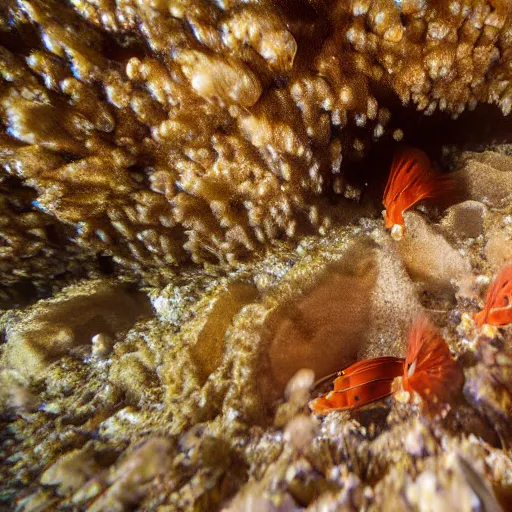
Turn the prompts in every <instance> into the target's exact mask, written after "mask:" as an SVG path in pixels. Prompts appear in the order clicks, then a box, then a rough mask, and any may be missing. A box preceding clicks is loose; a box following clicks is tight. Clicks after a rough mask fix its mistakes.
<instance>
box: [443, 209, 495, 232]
mask: <svg viewBox="0 0 512 512" xmlns="http://www.w3.org/2000/svg"><path fill="white" fill-rule="evenodd" d="M486 213H487V207H486V206H485V205H484V204H483V203H480V202H478V201H464V202H462V203H459V204H456V205H454V206H451V207H450V208H448V209H447V210H446V212H445V215H444V217H443V219H442V221H441V228H442V229H443V231H445V232H446V233H447V234H448V235H449V236H451V237H452V238H454V239H456V240H464V239H467V238H477V237H479V236H480V235H482V234H483V233H484V221H485V216H486Z"/></svg>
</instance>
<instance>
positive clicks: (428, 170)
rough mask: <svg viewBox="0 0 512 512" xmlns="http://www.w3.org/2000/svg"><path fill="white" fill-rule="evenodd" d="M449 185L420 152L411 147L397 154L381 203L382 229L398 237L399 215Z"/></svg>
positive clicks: (403, 225) (400, 230)
mask: <svg viewBox="0 0 512 512" xmlns="http://www.w3.org/2000/svg"><path fill="white" fill-rule="evenodd" d="M451 183H452V180H451V179H448V178H446V177H443V176H441V175H439V174H438V173H436V172H435V171H434V169H433V168H432V164H431V163H430V160H429V158H428V156H427V155H426V154H425V153H424V152H423V151H421V150H419V149H413V148H404V149H402V150H400V151H397V152H396V153H395V157H394V158H393V164H392V165H391V172H390V174H389V178H388V182H387V184H386V189H385V190H384V199H383V201H382V202H383V203H384V207H385V208H386V211H385V215H384V218H385V222H386V228H388V229H391V230H392V231H391V232H392V235H394V236H395V237H396V238H400V237H401V235H402V233H403V230H404V227H405V223H404V217H403V213H404V212H405V211H406V210H408V209H409V208H411V207H412V206H414V205H415V204H416V203H418V202H419V201H421V200H422V199H425V198H427V197H435V196H436V195H438V194H439V193H440V192H441V191H443V190H444V189H446V187H447V186H449V185H450V184H451Z"/></svg>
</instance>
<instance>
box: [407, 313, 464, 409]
mask: <svg viewBox="0 0 512 512" xmlns="http://www.w3.org/2000/svg"><path fill="white" fill-rule="evenodd" d="M463 384H464V374H463V373H462V370H461V369H460V367H459V365H458V364H457V362H456V361H454V360H453V359H452V356H451V354H450V349H449V348H448V345H447V344H446V342H445V341H444V339H443V338H442V337H441V335H440V333H439V332H438V330H437V329H436V328H435V327H434V326H433V325H432V324H431V323H430V322H429V320H428V319H427V318H426V317H424V316H420V317H418V318H416V319H415V320H414V321H413V324H412V326H411V329H410V331H409V346H408V348H407V357H406V359H405V367H404V375H403V378H402V386H403V388H404V390H405V391H408V392H409V393H411V394H412V393H413V392H415V393H418V395H420V396H421V398H422V399H423V400H424V402H425V405H427V407H430V408H432V409H436V408H438V407H439V406H442V405H443V404H449V403H450V402H452V401H453V400H454V399H455V398H456V396H457V395H458V394H459V393H460V392H461V390H462V386H463Z"/></svg>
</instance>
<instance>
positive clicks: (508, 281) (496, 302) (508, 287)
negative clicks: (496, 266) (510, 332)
mask: <svg viewBox="0 0 512 512" xmlns="http://www.w3.org/2000/svg"><path fill="white" fill-rule="evenodd" d="M473 318H474V319H475V323H476V325H477V326H478V327H481V326H482V325H484V324H490V325H497V326H499V325H507V324H510V323H512V263H507V264H506V265H505V266H504V267H503V268H502V269H501V271H500V273H499V274H498V275H497V276H496V279H495V280H494V282H493V283H492V285H491V286H490V287H489V290H488V291H487V297H486V299H485V306H484V309H482V311H480V312H479V313H477V314H476V315H474V316H473Z"/></svg>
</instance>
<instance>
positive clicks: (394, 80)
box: [0, 0, 512, 282]
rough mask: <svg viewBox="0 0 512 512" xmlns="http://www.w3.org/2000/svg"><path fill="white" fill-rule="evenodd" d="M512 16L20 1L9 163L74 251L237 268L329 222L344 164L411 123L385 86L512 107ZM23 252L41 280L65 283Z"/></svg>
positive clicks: (11, 65)
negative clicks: (398, 116)
mask: <svg viewBox="0 0 512 512" xmlns="http://www.w3.org/2000/svg"><path fill="white" fill-rule="evenodd" d="M509 14H510V7H509V4H508V3H507V2H497V1H494V2H490V1H486V0H479V1H478V2H469V1H468V0H460V1H455V2H451V3H450V4H449V6H448V5H446V6H442V7H439V6H438V3H437V2H433V1H431V2H429V1H407V2H402V3H397V2H393V1H392V0H373V1H371V0H353V1H351V2H341V1H340V2H317V1H315V2H313V1H311V2H305V1H303V2H300V4H299V5H297V7H296V8H292V7H290V5H289V4H288V3H287V2H278V3H277V4H275V3H268V2H261V3H258V4H252V3H249V4H247V3H245V2H242V3H239V2H236V1H229V2H217V3H210V2H203V1H195V2H190V1H184V2H178V3H174V2H172V3H171V2H167V1H159V2H149V3H148V2H133V1H123V2H114V1H110V0H108V1H107V0H105V1H99V2H90V1H73V2H71V4H70V5H68V4H62V3H61V2H58V1H56V0H52V1H49V2H43V1H41V0H19V1H17V2H15V1H11V2H7V3H6V4H5V6H4V7H3V8H2V10H1V11H0V19H1V24H0V27H1V29H2V31H3V34H4V35H5V37H2V41H4V40H5V44H4V46H2V47H0V70H1V75H2V78H1V80H2V81H1V87H0V118H1V120H2V122H3V124H4V126H5V128H6V132H5V134H4V136H3V138H2V139H1V141H0V145H1V151H0V163H1V164H2V166H3V169H4V173H5V175H7V176H15V177H16V178H17V179H19V180H21V182H22V183H23V185H24V186H25V187H29V188H30V189H31V190H33V191H34V192H33V194H34V197H33V200H32V204H31V205H30V206H29V210H28V213H30V214H31V215H32V213H34V214H35V215H39V213H38V212H44V213H45V214H46V215H47V216H48V222H50V219H51V222H52V223H53V225H54V226H55V228H54V229H55V231H56V233H58V235H59V237H60V238H61V239H62V240H65V241H66V243H67V244H68V245H71V246H73V250H72V251H71V252H70V253H69V254H65V255H62V254H61V256H60V257H61V258H62V259H63V260H71V259H74V258H75V253H78V254H85V253H93V254H106V255H110V256H112V257H113V258H114V259H115V261H117V262H119V263H121V264H122V265H123V266H124V267H125V268H129V269H131V270H135V271H136V272H137V274H138V275H140V273H141V272H145V273H147V272H148V271H149V272H150V273H151V269H155V268H159V269H162V268H171V267H173V266H174V265H176V264H177V263H179V262H182V261H183V260H185V259H187V258H189V257H191V258H192V260H194V261H196V262H204V261H214V262H218V261H221V262H224V261H226V262H230V263H231V262H235V261H237V260H238V259H240V258H241V257H243V256H245V255H247V254H249V253H251V252H254V251H256V250H258V248H260V247H262V246H263V245H265V244H268V243H270V242H272V241H274V240H276V239H277V238H281V237H293V236H295V235H297V234H298V233H302V232H304V231H305V230H306V231H307V230H311V229H313V230H318V231H319V232H320V233H323V232H325V230H326V229H328V228H329V226H330V225H332V222H333V219H334V218H335V213H334V210H333V208H332V206H329V205H328V204H326V203H325V200H324V199H323V196H325V195H330V194H331V193H334V194H342V193H343V191H344V186H345V185H344V177H343V167H344V165H343V163H342V162H343V161H345V162H347V161H349V160H350V158H352V157H355V156H358V155H362V154H363V153H364V152H365V151H366V149H367V148H368V145H369V143H370V142H371V140H372V139H379V138H380V137H382V136H383V135H385V134H390V135H391V134H394V135H395V136H397V137H400V136H401V135H400V134H399V133H398V132H396V133H395V132H394V131H393V130H394V129H395V128H396V126H395V127H393V126H392V125H391V124H390V116H391V112H390V107H391V106H392V104H393V100H388V99H387V98H392V97H393V96H396V97H398V98H399V99H400V101H401V102H402V103H403V104H412V105H415V106H416V108H417V109H419V110H423V111H425V112H426V113H432V112H433V111H434V110H436V109H439V110H442V111H446V112H448V113H450V114H452V115H454V116H456V115H458V114H460V113H461V112H462V111H463V110H465V109H466V108H473V107H474V106H475V105H476V104H477V103H478V102H489V103H495V104H498V105H499V106H500V107H501V109H502V110H503V112H504V113H508V112H509V111H510V108H511V105H512V100H511V98H512V96H511V92H510V87H509V86H508V81H509V79H510V77H509V75H510V71H509V67H508V62H509V55H510V52H511V49H510V48H511V47H510V37H509V36H508V31H509V24H510V17H509ZM18 43H20V44H21V43H23V48H24V50H23V51H17V50H16V48H21V47H22V46H20V44H18ZM15 194H16V195H17V197H19V192H15ZM11 201H12V200H11ZM8 208H9V207H8V205H7V204H6V203H5V202H4V203H2V215H4V216H7V218H9V213H8ZM14 222H15V221H14V220H9V221H8V222H4V225H6V228H5V229H6V230H7V232H9V231H12V230H14V229H17V228H16V227H15V226H14V225H13V223H14ZM21 231H22V233H23V234H20V235H19V236H20V237H22V238H23V237H25V238H26V237H29V238H30V236H33V235H28V234H27V235H25V233H27V232H28V231H29V229H28V228H24V227H22V228H21ZM13 243H14V242H13ZM38 243H39V244H40V247H41V248H40V249H39V251H43V252H46V253H51V250H52V249H51V247H52V245H51V243H50V242H49V241H47V240H45V239H44V238H42V239H40V240H38ZM16 244H17V247H19V248H18V249H15V251H17V252H20V251H25V249H24V248H25V246H27V244H29V241H26V242H21V241H19V242H15V243H14V245H16ZM23 244H25V245H23ZM32 245H33V244H32ZM26 252H27V254H26V258H25V261H26V262H27V265H28V267H27V270H26V274H27V275H29V276H32V275H33V276H34V277H35V278H38V277H39V276H45V277H46V278H47V279H48V278H50V277H51V276H52V269H51V268H46V269H44V271H43V270H42V268H41V265H40V264H39V263H37V258H38V256H37V254H35V252H34V249H33V248H31V249H29V250H28V251H26ZM2 260H3V261H4V262H5V263H4V266H5V268H6V272H8V273H9V279H10V281H11V282H16V281H17V280H19V279H20V276H19V275H18V274H17V273H16V272H15V269H14V268H13V266H14V263H13V255H12V254H10V253H9V251H8V252H7V253H6V254H4V255H3V256H2ZM32 261H34V263H31V262H32ZM69 265H70V264H69V263H68V264H67V266H68V267H69ZM36 267H37V268H36ZM38 272H39V273H38Z"/></svg>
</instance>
